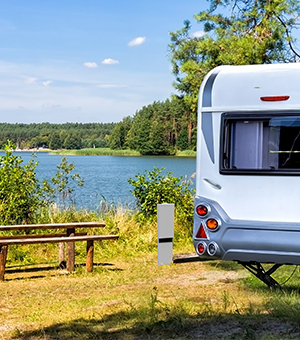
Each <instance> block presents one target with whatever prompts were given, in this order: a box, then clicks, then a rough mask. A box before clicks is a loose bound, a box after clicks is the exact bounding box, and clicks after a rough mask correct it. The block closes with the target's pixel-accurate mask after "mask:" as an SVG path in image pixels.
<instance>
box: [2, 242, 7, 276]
mask: <svg viewBox="0 0 300 340" xmlns="http://www.w3.org/2000/svg"><path fill="white" fill-rule="evenodd" d="M7 250H8V246H5V245H2V246H1V245H0V281H4V273H5V264H6V258H7Z"/></svg>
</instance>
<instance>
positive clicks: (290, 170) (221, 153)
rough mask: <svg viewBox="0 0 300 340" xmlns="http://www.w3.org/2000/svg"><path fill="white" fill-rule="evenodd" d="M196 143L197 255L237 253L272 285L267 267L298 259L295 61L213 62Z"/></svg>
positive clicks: (299, 105)
mask: <svg viewBox="0 0 300 340" xmlns="http://www.w3.org/2000/svg"><path fill="white" fill-rule="evenodd" d="M197 143H198V144H197V175H196V198H195V215H194V216H195V217H194V229H193V242H194V246H195V249H196V251H197V253H198V255H200V256H202V257H206V258H211V259H221V260H230V261H238V262H239V263H241V264H242V265H243V266H244V267H245V268H247V269H249V270H250V271H251V272H252V273H253V274H254V275H256V276H257V277H258V278H259V279H261V280H262V281H263V282H265V283H266V284H267V285H269V286H278V283H277V282H276V280H275V279H274V278H272V277H271V274H272V273H274V271H275V270H276V269H277V268H278V267H280V266H281V265H283V264H295V265H299V264H300V63H299V64H298V63H293V64H292V63H291V64H270V65H247V66H220V67H217V68H215V69H213V70H212V71H211V72H210V73H209V74H208V75H207V76H206V78H205V79H204V81H203V83H202V85H201V88H200V93H199V107H198V142H197ZM265 263H273V264H274V265H273V266H272V267H271V268H270V269H269V270H265V269H264V267H263V265H262V264H265Z"/></svg>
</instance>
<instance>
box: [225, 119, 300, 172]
mask: <svg viewBox="0 0 300 340" xmlns="http://www.w3.org/2000/svg"><path fill="white" fill-rule="evenodd" d="M222 126H223V141H222V146H221V147H222V155H221V170H223V171H225V172H226V170H228V171H232V172H238V171H239V170H240V171H244V170H247V171H252V172H260V171H263V172H266V171H270V172H274V171H275V172H278V171H279V172H284V171H287V172H290V171H294V172H299V174H300V115H291V116H278V115H276V116H275V115H274V116H272V115H270V116H269V117H266V116H261V117H259V115H257V114H256V115H255V117H252V116H250V115H244V116H243V115H236V116H234V115H232V116H228V115H226V114H225V115H224V116H223V124H222Z"/></svg>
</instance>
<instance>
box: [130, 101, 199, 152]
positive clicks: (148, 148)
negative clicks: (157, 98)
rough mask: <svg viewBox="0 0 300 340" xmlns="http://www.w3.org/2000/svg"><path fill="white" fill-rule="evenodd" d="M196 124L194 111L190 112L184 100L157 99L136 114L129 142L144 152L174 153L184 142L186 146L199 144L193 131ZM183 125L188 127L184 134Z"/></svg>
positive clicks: (192, 147) (189, 147) (132, 147)
mask: <svg viewBox="0 0 300 340" xmlns="http://www.w3.org/2000/svg"><path fill="white" fill-rule="evenodd" d="M195 126H196V118H195V115H192V114H191V112H190V111H189V110H188V109H187V107H186V106H185V104H184V101H183V100H179V99H173V100H169V99H167V100H166V101H165V102H154V103H153V104H151V105H148V106H144V107H143V108H142V109H141V110H139V111H138V112H137V113H136V115H135V116H134V117H133V121H132V125H131V128H130V130H129V132H128V133H127V143H128V146H129V148H130V149H133V150H137V151H139V152H140V153H141V154H142V155H173V154H174V153H175V152H176V149H177V148H180V149H181V147H182V145H183V144H184V147H185V148H186V149H194V148H195V147H196V144H193V142H194V141H195V140H194V139H193V135H192V134H193V128H194V127H195ZM182 129H184V130H186V133H185V134H184V133H182V134H181V131H182ZM179 136H180V147H179V145H178V141H179V140H178V138H179Z"/></svg>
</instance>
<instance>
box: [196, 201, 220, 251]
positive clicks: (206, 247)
mask: <svg viewBox="0 0 300 340" xmlns="http://www.w3.org/2000/svg"><path fill="white" fill-rule="evenodd" d="M196 213H197V215H198V216H199V217H200V218H201V223H200V226H199V229H198V231H197V233H196V236H195V238H196V239H201V241H200V242H199V243H198V244H197V245H196V250H197V253H198V254H199V255H203V254H205V253H206V252H207V253H208V255H210V256H214V255H215V254H216V253H217V251H218V249H219V246H218V245H217V243H216V242H209V243H208V241H209V238H208V236H207V232H206V230H208V231H216V230H218V229H219V227H220V222H219V220H218V219H216V218H213V217H210V213H211V208H210V206H209V205H206V204H199V205H198V206H197V207H196Z"/></svg>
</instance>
